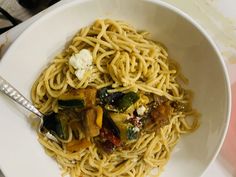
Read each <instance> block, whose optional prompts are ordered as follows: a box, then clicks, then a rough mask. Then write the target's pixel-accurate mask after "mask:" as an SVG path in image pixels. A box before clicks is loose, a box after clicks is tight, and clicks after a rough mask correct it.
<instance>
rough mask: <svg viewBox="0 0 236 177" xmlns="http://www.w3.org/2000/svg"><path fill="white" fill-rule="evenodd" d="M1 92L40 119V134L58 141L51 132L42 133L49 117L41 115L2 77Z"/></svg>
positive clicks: (0, 82)
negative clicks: (45, 120) (45, 121)
mask: <svg viewBox="0 0 236 177" xmlns="http://www.w3.org/2000/svg"><path fill="white" fill-rule="evenodd" d="M0 91H1V92H2V93H4V94H5V95H7V96H8V97H9V98H11V99H12V100H14V101H15V102H16V103H18V104H19V105H21V106H23V107H24V108H26V109H27V110H29V111H30V112H32V113H34V114H35V115H36V116H37V117H38V118H39V119H40V123H39V127H38V132H39V133H42V134H45V135H46V136H47V137H48V138H49V139H52V140H54V141H57V139H56V138H55V136H53V135H52V134H50V133H49V132H42V131H41V130H42V127H43V125H44V124H43V123H44V119H45V118H46V117H48V116H45V115H44V114H43V113H41V112H40V111H39V110H38V109H37V108H36V107H34V105H33V104H32V103H31V102H30V101H29V100H28V99H26V98H25V97H24V96H23V95H22V94H21V93H20V92H19V91H18V90H17V89H15V88H14V87H13V86H12V85H11V84H9V83H8V82H7V81H6V80H5V79H3V78H2V77H1V76H0ZM49 116H50V115H49Z"/></svg>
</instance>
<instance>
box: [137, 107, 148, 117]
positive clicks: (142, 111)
mask: <svg viewBox="0 0 236 177" xmlns="http://www.w3.org/2000/svg"><path fill="white" fill-rule="evenodd" d="M145 111H146V108H145V107H144V106H141V107H139V108H138V109H137V114H138V115H140V116H142V115H143V114H144V113H145Z"/></svg>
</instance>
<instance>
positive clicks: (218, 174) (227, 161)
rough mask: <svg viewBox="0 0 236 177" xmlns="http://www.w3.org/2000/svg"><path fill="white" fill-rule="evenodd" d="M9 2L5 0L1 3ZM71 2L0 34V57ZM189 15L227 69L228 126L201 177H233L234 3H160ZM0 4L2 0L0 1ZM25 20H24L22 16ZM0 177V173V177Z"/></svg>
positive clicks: (235, 117) (235, 98)
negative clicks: (42, 19)
mask: <svg viewBox="0 0 236 177" xmlns="http://www.w3.org/2000/svg"><path fill="white" fill-rule="evenodd" d="M5 1H9V0H5ZM70 1H72V0H62V1H61V2H59V3H57V4H55V5H54V6H52V7H50V8H48V9H46V10H45V11H43V12H40V13H39V14H37V15H35V16H33V17H31V18H30V19H28V20H26V21H25V22H23V23H21V24H20V25H18V26H16V27H15V28H13V29H11V30H10V31H8V32H6V33H5V34H2V35H0V58H1V56H2V55H3V54H4V52H5V51H6V50H7V48H8V47H9V45H10V44H11V43H12V42H13V41H14V40H15V39H16V38H17V37H18V36H19V35H20V34H21V33H22V31H24V29H25V28H27V27H28V26H29V25H30V24H31V23H33V22H34V21H35V20H37V19H38V18H40V17H41V16H42V15H43V14H45V13H48V12H49V11H51V10H53V9H54V8H56V7H58V6H61V5H63V4H65V3H68V2H70ZM163 1H166V2H168V3H170V4H172V5H174V6H176V7H178V8H180V9H181V10H183V11H184V12H186V13H187V14H189V15H190V16H192V17H193V18H194V19H195V20H196V21H197V22H198V23H199V24H200V25H202V26H203V27H204V28H205V29H206V30H207V31H208V33H209V34H210V35H211V36H212V38H213V40H214V41H215V42H216V44H217V45H218V47H219V48H220V50H221V52H222V54H223V56H224V57H225V62H226V64H227V67H228V71H229V75H230V79H231V84H232V91H233V93H232V95H233V104H232V106H233V108H232V116H231V123H230V127H229V131H228V134H227V136H226V140H225V143H224V145H223V147H222V149H221V151H220V153H219V155H218V157H217V158H216V160H215V161H214V162H213V163H212V164H211V165H210V167H209V168H208V169H207V171H206V172H205V174H204V175H203V177H236V139H235V138H234V137H233V135H235V136H236V109H235V108H236V1H235V0H163ZM0 2H3V0H0ZM24 18H26V17H24ZM0 177H1V174H0Z"/></svg>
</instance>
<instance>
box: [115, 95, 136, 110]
mask: <svg viewBox="0 0 236 177" xmlns="http://www.w3.org/2000/svg"><path fill="white" fill-rule="evenodd" d="M138 99H139V95H138V94H137V93H135V92H128V93H126V94H125V95H124V96H123V97H122V98H120V99H119V100H118V101H117V108H118V110H119V111H120V112H124V111H125V110H126V109H128V108H129V107H130V106H131V105H132V104H134V103H135V102H136V101H137V100H138Z"/></svg>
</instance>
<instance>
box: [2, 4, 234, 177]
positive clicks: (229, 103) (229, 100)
mask: <svg viewBox="0 0 236 177" xmlns="http://www.w3.org/2000/svg"><path fill="white" fill-rule="evenodd" d="M89 1H96V0H73V1H70V0H67V1H66V2H65V3H64V4H63V5H62V4H55V5H54V6H52V7H51V8H50V9H48V11H47V10H45V11H42V12H40V13H42V15H41V16H40V17H39V18H38V19H36V21H34V22H33V23H31V24H30V25H29V26H28V27H27V28H26V29H25V30H24V31H23V32H22V33H21V34H20V35H19V36H18V37H17V38H16V40H15V41H13V43H12V44H11V45H10V46H9V47H8V49H7V50H6V52H5V53H4V55H3V56H2V58H1V62H3V61H4V58H7V57H8V55H9V53H10V51H12V50H14V49H15V48H17V46H19V45H18V43H19V42H20V41H21V40H22V39H23V38H24V37H25V36H26V35H27V33H29V32H30V31H31V30H33V29H34V27H35V26H37V25H39V24H40V23H41V22H42V21H45V20H47V19H48V18H50V17H51V16H54V15H55V14H57V13H60V11H63V10H65V9H68V8H70V7H72V6H74V5H80V4H82V3H85V2H89ZM133 1H134V0H133ZM135 1H137V2H138V1H143V2H147V3H153V4H155V5H159V6H161V7H162V8H166V9H167V10H170V11H172V12H174V13H175V14H177V15H179V16H181V18H183V19H185V20H186V21H188V22H189V23H191V25H193V26H194V27H195V28H196V29H197V30H198V31H199V32H200V33H201V35H203V36H204V37H205V38H206V40H207V41H208V43H209V44H210V45H211V46H212V47H213V49H214V51H215V53H216V55H217V58H218V60H219V61H220V65H221V67H222V69H223V73H224V79H225V85H226V90H227V92H226V99H227V103H226V104H227V105H226V108H227V113H226V120H227V122H226V123H225V124H224V131H223V133H222V134H221V137H220V142H219V143H218V144H217V149H216V151H215V152H214V155H213V156H212V157H211V158H210V161H209V163H208V164H207V166H206V167H205V168H204V170H203V171H202V173H201V175H200V176H203V175H204V174H205V173H206V171H207V169H208V168H209V167H210V166H211V165H212V164H213V162H214V161H215V159H216V157H217V156H218V154H219V152H220V150H221V148H222V145H223V143H224V140H225V137H226V134H227V131H228V127H229V123H230V116H231V106H232V93H231V83H230V79H229V73H228V70H227V67H226V63H225V60H224V58H223V56H222V54H221V52H220V50H219V49H218V47H217V45H216V43H215V42H214V40H213V39H212V37H211V36H210V34H208V32H207V31H206V30H205V29H204V28H203V27H202V26H201V25H200V24H199V23H198V22H197V21H196V20H194V19H193V18H192V17H191V16H190V15H188V14H187V13H185V12H184V11H182V10H180V9H178V8H177V7H175V6H173V5H171V4H169V3H167V2H164V1H162V0H135ZM1 62H0V63H1ZM1 170H2V171H3V173H4V174H7V173H5V170H4V168H2V167H1Z"/></svg>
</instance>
